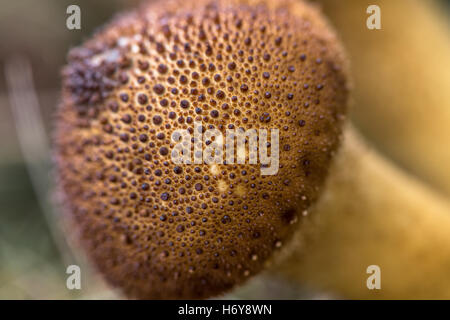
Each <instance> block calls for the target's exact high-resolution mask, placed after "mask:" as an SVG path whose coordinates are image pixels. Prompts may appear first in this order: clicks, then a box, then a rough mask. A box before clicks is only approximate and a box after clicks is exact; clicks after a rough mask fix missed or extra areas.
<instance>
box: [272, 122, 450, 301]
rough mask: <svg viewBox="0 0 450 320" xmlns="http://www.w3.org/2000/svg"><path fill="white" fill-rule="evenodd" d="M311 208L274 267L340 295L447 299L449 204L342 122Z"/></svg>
mask: <svg viewBox="0 0 450 320" xmlns="http://www.w3.org/2000/svg"><path fill="white" fill-rule="evenodd" d="M312 211H313V212H311V216H310V218H309V219H306V222H303V223H302V224H301V225H300V226H299V232H297V234H296V235H295V236H294V239H293V241H292V242H291V243H292V245H291V247H290V248H288V249H287V251H286V252H284V253H283V254H282V256H283V257H282V259H280V260H281V261H282V262H281V263H278V264H277V265H276V267H275V268H273V270H274V272H276V273H281V274H282V275H284V276H286V277H288V278H289V279H290V280H291V281H296V282H298V283H300V284H302V285H306V286H310V287H312V288H316V289H322V290H325V291H326V292H331V293H335V294H337V295H338V296H342V297H344V298H357V299H366V298H382V299H412V298H414V299H419V298H426V299H432V298H437V299H443V298H450V278H449V277H448V275H447V273H448V270H449V267H450V232H449V230H450V204H449V203H448V201H447V199H445V198H441V197H440V196H439V195H437V194H436V193H434V192H433V191H432V190H431V189H430V188H429V187H427V186H425V185H423V184H421V182H419V181H418V180H417V179H415V178H414V177H412V176H410V175H408V174H407V173H405V172H403V171H402V170H400V169H399V168H397V167H396V166H395V165H393V164H392V163H390V162H389V161H387V160H386V159H383V158H382V157H381V156H380V155H378V154H377V153H376V152H375V151H374V150H373V149H371V148H370V147H369V146H368V145H367V144H366V143H365V142H364V141H362V139H361V138H360V137H358V135H357V133H356V131H354V129H352V128H350V127H349V128H347V129H346V132H345V138H344V142H343V145H342V146H341V149H340V151H339V153H338V154H337V157H336V159H335V162H334V164H333V166H332V168H330V176H329V178H328V181H327V186H326V188H325V189H324V193H323V194H322V196H321V198H320V200H319V202H318V203H317V204H316V206H315V208H314V209H313V210H312ZM288 247H289V246H288ZM280 260H277V261H280ZM370 265H377V266H379V267H380V270H381V289H380V290H369V289H368V288H367V285H366V281H367V278H368V277H369V276H370V275H371V274H368V273H366V269H367V267H368V266H370Z"/></svg>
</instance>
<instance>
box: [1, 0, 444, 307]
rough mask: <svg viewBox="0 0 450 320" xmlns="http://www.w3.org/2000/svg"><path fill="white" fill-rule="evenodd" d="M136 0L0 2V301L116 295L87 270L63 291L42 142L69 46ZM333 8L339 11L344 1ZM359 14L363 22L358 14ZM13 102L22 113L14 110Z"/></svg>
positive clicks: (291, 293)
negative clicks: (74, 11) (78, 16)
mask: <svg viewBox="0 0 450 320" xmlns="http://www.w3.org/2000/svg"><path fill="white" fill-rule="evenodd" d="M391 1H396V0H391ZM374 2H376V1H374ZM138 3H139V1H138V0H95V1H92V0H84V1H81V0H14V1H13V0H0V299H50V298H61V299H70V298H77V299H78V298H87V299H89V298H117V297H118V296H117V295H116V294H115V293H114V292H112V291H111V290H109V289H108V288H107V287H106V286H105V285H104V284H103V283H102V282H101V280H99V278H98V277H96V276H95V274H90V273H89V272H87V274H83V281H82V286H83V289H82V290H81V291H77V290H74V291H70V290H67V288H66V277H67V275H66V273H65V271H66V267H67V266H68V265H69V264H72V263H77V261H76V260H75V259H74V258H73V257H72V256H71V255H70V253H67V252H66V251H65V250H64V248H65V243H64V240H63V239H62V238H60V235H58V234H57V232H56V233H55V228H54V227H53V226H52V224H53V223H54V221H53V216H54V215H57V214H58V213H57V209H55V208H54V207H53V206H52V205H51V192H50V190H51V168H50V164H49V158H50V151H49V150H50V147H49V145H50V144H51V139H50V138H49V137H50V136H51V128H52V124H51V123H52V121H51V120H52V114H53V113H54V110H55V108H56V107H57V105H58V99H59V88H60V70H61V67H62V66H63V65H64V63H65V57H66V53H67V52H68V50H69V48H71V47H73V46H76V45H79V44H80V43H81V42H82V41H83V39H86V38H87V37H88V36H89V35H90V34H92V32H93V31H95V29H96V28H97V27H99V26H101V25H102V24H103V23H104V22H106V21H107V20H109V19H110V18H111V17H112V16H113V15H114V14H115V13H117V12H119V11H120V10H123V9H125V8H128V7H133V6H135V5H137V4H138ZM71 4H77V5H79V6H80V8H81V13H82V29H81V30H68V29H67V28H66V18H67V14H66V8H67V7H68V6H69V5H71ZM339 5H340V6H342V7H345V5H346V1H339ZM439 5H440V6H441V7H442V8H443V10H444V11H445V10H447V11H450V10H449V8H450V0H440V4H439ZM361 15H362V17H363V18H364V12H362V13H361ZM361 27H362V26H361ZM449 38H450V33H449ZM344 40H345V39H344ZM380 50H383V48H380ZM449 58H450V57H449ZM447 103H448V102H447ZM20 104H25V105H26V106H28V107H29V109H26V110H23V108H22V109H20V108H21V107H20ZM354 120H355V123H356V125H357V126H358V127H359V128H360V129H361V130H362V131H363V132H365V133H366V134H367V136H369V138H370V134H371V127H370V122H367V120H366V119H364V117H363V116H361V115H359V114H357V113H356V114H355V116H354ZM448 138H449V139H450V137H448ZM373 142H374V144H375V145H376V146H377V147H379V148H380V149H383V148H384V147H385V146H383V143H382V140H376V139H373ZM387 147H389V146H387ZM388 151H389V149H388ZM401 164H402V163H400V165H401ZM244 296H245V297H253V298H261V297H265V298H267V297H273V298H305V297H313V298H314V297H324V296H322V295H319V296H318V295H316V293H312V292H311V291H309V290H306V289H302V288H292V287H291V286H290V285H289V284H287V283H284V282H281V280H280V281H278V280H277V281H275V280H267V279H266V280H263V279H262V278H258V279H255V280H254V281H253V282H252V284H251V285H249V286H246V287H244V288H242V289H241V290H240V291H237V292H236V293H234V295H233V296H231V297H233V298H239V297H244Z"/></svg>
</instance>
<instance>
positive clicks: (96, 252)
mask: <svg viewBox="0 0 450 320" xmlns="http://www.w3.org/2000/svg"><path fill="white" fill-rule="evenodd" d="M345 69H346V67H345V61H344V59H343V55H342V50H341V49H340V47H339V45H338V43H337V40H336V38H335V36H334V34H333V33H332V32H331V31H330V28H329V27H328V26H327V25H326V23H325V22H324V21H323V18H322V17H321V16H320V14H319V13H318V12H317V10H316V9H315V8H314V7H311V6H310V5H307V4H304V3H302V2H295V1H276V2H267V3H266V1H207V0H195V1H191V0H184V1H162V2H156V3H151V4H149V5H147V6H144V7H142V8H140V9H139V10H137V11H135V12H131V13H128V14H125V15H123V16H120V17H118V18H116V20H114V21H113V22H112V23H111V24H110V25H109V26H107V27H105V28H104V29H103V30H102V31H100V32H99V33H97V34H96V35H95V36H94V37H93V38H92V40H90V41H88V42H87V43H85V44H84V45H83V46H82V47H80V48H75V49H73V50H72V51H71V53H70V54H69V63H68V65H67V67H65V69H64V71H63V92H62V97H63V98H62V103H61V105H60V107H59V109H58V112H57V120H56V131H55V163H56V167H57V174H58V190H59V192H58V194H59V195H60V201H61V203H62V206H63V209H64V210H63V211H64V216H65V217H67V218H68V219H67V220H68V222H69V223H70V226H71V230H72V232H71V233H72V234H73V235H74V236H75V238H76V239H78V241H79V242H80V243H81V245H82V246H83V247H84V248H85V250H86V252H87V253H88V255H89V257H90V258H91V260H92V261H93V263H94V264H95V265H96V267H97V268H98V269H99V270H100V271H101V272H102V273H103V274H104V276H105V277H106V279H108V281H109V282H110V283H111V284H112V285H114V286H116V287H118V288H120V289H121V290H122V291H123V292H124V293H125V294H126V295H127V296H128V297H131V298H144V299H154V298H156V299H162V298H170V299H173V298H207V297H211V296H216V295H219V294H221V293H224V292H225V291H226V290H229V289H230V288H232V287H233V286H235V285H236V284H239V283H242V282H243V281H245V280H246V279H247V278H249V277H250V276H252V275H254V274H256V273H258V272H259V271H260V270H261V269H262V268H263V267H264V264H265V263H266V262H267V261H268V259H269V258H270V257H271V255H272V254H273V253H274V251H275V250H277V249H278V248H280V247H281V246H282V245H283V244H284V243H285V242H286V241H287V240H289V237H290V235H291V234H292V232H293V230H294V229H293V228H294V225H295V223H296V222H297V220H298V219H301V218H302V214H301V213H302V212H303V213H306V212H307V211H306V210H308V208H309V206H310V205H311V204H312V203H313V202H314V201H315V200H316V198H317V197H318V195H319V193H320V187H321V186H322V184H323V181H324V178H325V177H326V174H327V168H328V167H329V163H330V160H331V159H332V156H333V153H334V151H335V150H336V148H337V145H338V142H339V136H340V133H341V123H342V121H343V118H344V115H345V109H346V104H347V92H348V90H347V84H346V72H345ZM193 121H202V123H203V126H204V127H205V128H215V129H218V130H219V131H221V132H223V133H224V134H225V130H226V129H227V128H240V127H242V128H244V129H245V130H247V129H249V128H255V129H259V128H267V129H270V128H278V129H279V132H280V138H279V142H280V168H279V170H278V173H277V174H276V175H272V176H270V175H269V176H262V175H261V174H260V164H248V159H247V161H246V163H245V164H239V165H238V164H236V165H232V164H219V165H207V164H191V165H177V164H174V163H172V161H171V158H170V151H171V150H172V147H173V142H171V140H170V137H171V133H172V132H173V130H176V129H182V128H191V127H193ZM298 213H300V214H298Z"/></svg>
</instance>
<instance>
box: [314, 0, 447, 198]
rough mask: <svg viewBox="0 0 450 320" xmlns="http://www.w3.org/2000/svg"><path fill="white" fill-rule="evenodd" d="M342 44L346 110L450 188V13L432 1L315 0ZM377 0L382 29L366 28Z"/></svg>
mask: <svg viewBox="0 0 450 320" xmlns="http://www.w3.org/2000/svg"><path fill="white" fill-rule="evenodd" d="M317 2H319V3H320V4H321V6H322V7H323V11H324V13H325V15H326V16H327V17H328V18H329V19H330V20H331V22H332V24H334V25H335V27H336V30H337V33H338V34H339V35H340V37H341V38H342V41H343V43H344V46H345V47H346V49H347V52H348V55H349V58H350V62H351V67H352V68H351V69H352V78H353V79H354V90H353V99H354V101H355V106H356V107H355V108H353V109H352V110H351V117H352V118H353V120H354V122H355V124H356V126H357V127H358V129H360V130H361V132H362V133H363V134H364V136H365V137H367V138H368V139H369V140H370V141H372V142H373V143H374V144H375V145H376V146H377V147H378V148H380V149H381V150H382V151H383V152H384V153H385V154H386V155H387V156H389V157H391V158H392V159H393V160H394V161H396V162H397V163H398V164H399V165H400V166H402V167H404V168H405V169H407V170H408V171H410V172H412V173H413V174H416V175H417V176H418V177H420V178H421V179H423V181H425V182H428V183H430V184H431V185H432V186H434V187H436V189H437V190H440V191H442V192H443V193H444V194H446V195H447V197H448V196H449V195H450V148H449V147H448V139H449V138H450V90H449V88H450V23H449V22H450V19H449V14H448V10H444V9H445V8H443V7H441V6H444V4H443V3H440V2H438V1H435V0H395V1H392V0H379V1H372V0H347V1H335V0H317ZM372 4H376V5H378V6H379V7H380V12H381V30H369V29H368V28H367V27H366V19H367V18H368V17H369V14H367V13H366V9H367V7H368V6H369V5H372Z"/></svg>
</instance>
